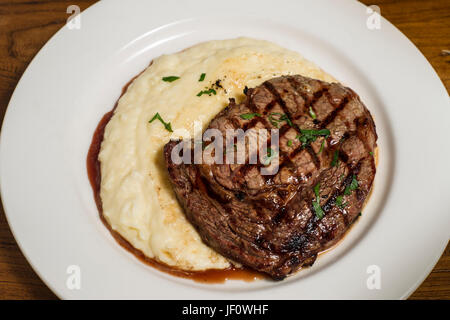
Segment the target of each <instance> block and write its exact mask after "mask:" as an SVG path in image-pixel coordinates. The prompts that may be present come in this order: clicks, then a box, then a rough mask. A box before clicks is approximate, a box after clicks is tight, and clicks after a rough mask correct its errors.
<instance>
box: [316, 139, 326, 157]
mask: <svg viewBox="0 0 450 320" xmlns="http://www.w3.org/2000/svg"><path fill="white" fill-rule="evenodd" d="M324 145H325V139H323V141H322V143H321V144H320V149H319V152H317V155H319V154H321V153H322V151H323V146H324Z"/></svg>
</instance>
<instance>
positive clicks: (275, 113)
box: [269, 112, 294, 128]
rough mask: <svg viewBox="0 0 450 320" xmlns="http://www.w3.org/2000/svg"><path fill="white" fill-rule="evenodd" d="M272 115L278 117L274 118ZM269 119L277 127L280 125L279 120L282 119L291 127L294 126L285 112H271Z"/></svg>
mask: <svg viewBox="0 0 450 320" xmlns="http://www.w3.org/2000/svg"><path fill="white" fill-rule="evenodd" d="M273 116H278V118H274V117H273ZM269 121H270V123H271V124H272V125H273V126H274V127H275V128H279V127H280V122H283V121H286V123H287V124H288V125H290V126H291V127H293V126H294V125H293V124H292V121H291V119H289V117H288V116H287V115H286V114H284V113H279V112H272V113H271V114H270V115H269Z"/></svg>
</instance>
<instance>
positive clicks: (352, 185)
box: [344, 175, 358, 196]
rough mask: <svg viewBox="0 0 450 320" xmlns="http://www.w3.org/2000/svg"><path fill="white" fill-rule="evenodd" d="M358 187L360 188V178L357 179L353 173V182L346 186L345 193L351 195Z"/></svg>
mask: <svg viewBox="0 0 450 320" xmlns="http://www.w3.org/2000/svg"><path fill="white" fill-rule="evenodd" d="M356 189H358V180H356V176H355V175H353V176H352V182H350V184H349V185H348V186H347V187H345V190H344V195H346V196H349V195H350V194H351V193H352V191H354V190H356Z"/></svg>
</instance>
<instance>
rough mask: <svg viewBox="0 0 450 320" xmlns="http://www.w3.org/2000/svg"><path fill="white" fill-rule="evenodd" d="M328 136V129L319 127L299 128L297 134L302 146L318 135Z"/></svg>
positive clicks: (314, 139) (312, 140) (315, 138)
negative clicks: (316, 128) (318, 128)
mask: <svg viewBox="0 0 450 320" xmlns="http://www.w3.org/2000/svg"><path fill="white" fill-rule="evenodd" d="M329 136H330V130H328V129H321V130H313V129H311V130H303V129H300V134H298V135H297V137H296V138H297V139H298V140H300V142H301V143H302V145H303V146H307V145H309V144H310V143H311V142H314V141H316V140H317V138H318V137H325V139H327V138H328V137H329Z"/></svg>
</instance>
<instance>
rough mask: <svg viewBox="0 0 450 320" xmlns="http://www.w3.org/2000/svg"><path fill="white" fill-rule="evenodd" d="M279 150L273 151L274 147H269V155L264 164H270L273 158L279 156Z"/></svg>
mask: <svg viewBox="0 0 450 320" xmlns="http://www.w3.org/2000/svg"><path fill="white" fill-rule="evenodd" d="M277 154H278V153H277V152H276V151H273V150H272V148H267V155H266V157H265V159H264V160H263V162H262V163H263V165H265V166H268V165H269V164H270V163H271V162H272V160H273V159H274V158H275V157H276V156H277Z"/></svg>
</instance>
